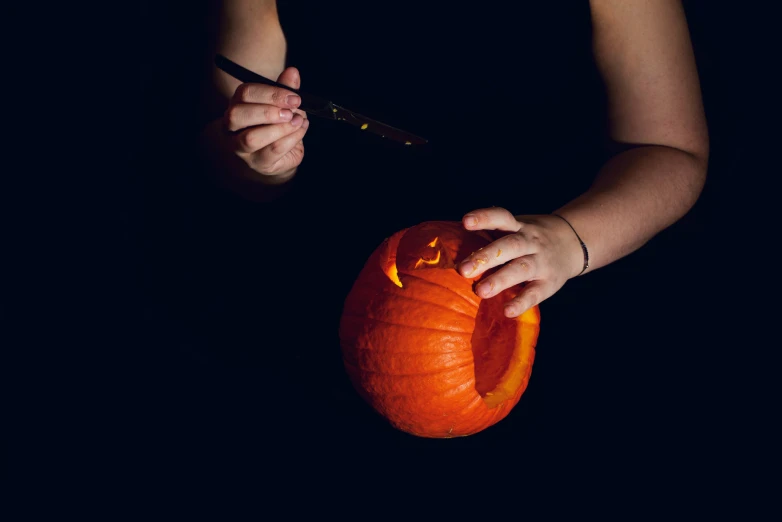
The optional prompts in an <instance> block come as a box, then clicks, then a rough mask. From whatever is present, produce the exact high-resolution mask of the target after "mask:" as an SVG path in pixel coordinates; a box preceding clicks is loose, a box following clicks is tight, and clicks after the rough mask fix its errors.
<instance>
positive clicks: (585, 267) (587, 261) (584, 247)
mask: <svg viewBox="0 0 782 522" xmlns="http://www.w3.org/2000/svg"><path fill="white" fill-rule="evenodd" d="M551 215H552V216H557V217H558V218H559V219H561V220H562V221H564V222H565V223H567V226H569V227H570V230H572V231H573V233H574V234H575V235H576V237H577V238H578V242H579V243H581V250H583V251H584V268H582V269H581V272H579V273H578V275H581V274H583V273H584V271H585V270H586V269H587V268H589V250H587V246H586V245H585V244H584V242H583V241H581V236H579V235H578V232H576V229H575V228H573V225H571V224H570V221H568V220H567V219H565V218H563V217H562V216H560V215H559V214H554V213H553V212H552V214H551Z"/></svg>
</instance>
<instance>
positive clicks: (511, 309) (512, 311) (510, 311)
mask: <svg viewBox="0 0 782 522" xmlns="http://www.w3.org/2000/svg"><path fill="white" fill-rule="evenodd" d="M505 317H516V307H515V306H506V307H505Z"/></svg>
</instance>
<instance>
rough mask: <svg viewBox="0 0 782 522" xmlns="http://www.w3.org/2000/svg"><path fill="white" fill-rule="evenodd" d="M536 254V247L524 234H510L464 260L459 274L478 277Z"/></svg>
mask: <svg viewBox="0 0 782 522" xmlns="http://www.w3.org/2000/svg"><path fill="white" fill-rule="evenodd" d="M536 252H537V248H536V245H535V244H533V243H531V242H529V241H527V240H526V239H525V238H524V237H523V236H522V234H509V235H507V236H504V237H501V238H500V239H498V240H497V241H494V242H493V243H491V244H490V245H488V246H486V247H484V248H481V249H480V250H477V251H476V252H473V253H472V254H470V255H469V256H467V257H466V258H464V260H463V261H462V262H461V264H460V265H459V273H461V274H462V275H463V276H464V277H477V276H479V275H481V274H482V273H484V272H485V271H487V270H489V269H491V268H494V267H495V266H500V265H502V264H504V263H507V262H508V261H511V260H512V259H516V258H519V257H522V256H527V255H530V254H534V253H536Z"/></svg>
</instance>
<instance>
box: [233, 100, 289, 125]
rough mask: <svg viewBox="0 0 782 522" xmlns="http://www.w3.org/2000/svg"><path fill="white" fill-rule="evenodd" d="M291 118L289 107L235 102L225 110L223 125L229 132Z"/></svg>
mask: <svg viewBox="0 0 782 522" xmlns="http://www.w3.org/2000/svg"><path fill="white" fill-rule="evenodd" d="M292 119H293V111H292V110H291V109H281V108H279V107H277V106H274V105H264V104H259V103H236V104H233V105H231V106H230V107H228V110H227V111H225V127H226V129H228V130H229V131H231V132H235V131H238V130H240V129H244V128H247V127H254V126H256V125H267V124H271V123H282V122H288V121H291V120H292Z"/></svg>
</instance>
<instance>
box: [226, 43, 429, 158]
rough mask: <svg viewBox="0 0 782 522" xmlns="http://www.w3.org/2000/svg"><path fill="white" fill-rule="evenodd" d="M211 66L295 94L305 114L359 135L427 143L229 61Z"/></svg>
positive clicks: (405, 132) (403, 141)
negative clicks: (355, 129)
mask: <svg viewBox="0 0 782 522" xmlns="http://www.w3.org/2000/svg"><path fill="white" fill-rule="evenodd" d="M215 65H216V66H217V67H218V69H220V70H222V71H223V72H225V73H226V74H229V75H231V76H233V77H234V78H236V79H237V80H239V81H240V82H242V83H263V84H266V85H271V86H273V87H279V88H281V89H286V90H288V91H292V92H295V93H296V94H298V95H299V96H300V97H301V105H299V109H300V110H302V111H304V112H306V113H307V114H312V115H314V116H320V117H322V118H326V119H329V120H336V121H344V122H345V123H349V124H351V125H354V126H356V127H358V128H359V129H361V130H363V131H366V132H371V133H373V134H377V135H378V136H381V137H383V138H388V139H390V140H393V141H397V142H399V143H404V144H405V145H422V144H424V143H427V142H428V140H426V139H424V138H422V137H420V136H416V135H415V134H412V133H410V132H407V131H405V130H402V129H398V128H396V127H392V126H391V125H387V124H385V123H382V122H379V121H377V120H373V119H371V118H367V117H366V116H363V115H361V114H359V113H357V112H355V111H351V110H349V109H346V108H344V107H341V106H339V105H336V104H335V103H333V102H331V101H330V100H326V99H324V98H321V97H319V96H315V95H312V94H309V93H305V92H302V91H299V90H296V89H293V88H291V87H288V86H287V85H283V84H281V83H277V82H275V81H274V80H270V79H268V78H266V77H264V76H261V75H260V74H257V73H254V72H252V71H251V70H249V69H246V68H244V67H242V66H241V65H239V64H237V63H235V62H233V61H231V60H229V59H228V58H226V57H225V56H223V55H221V54H217V55H215Z"/></svg>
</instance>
